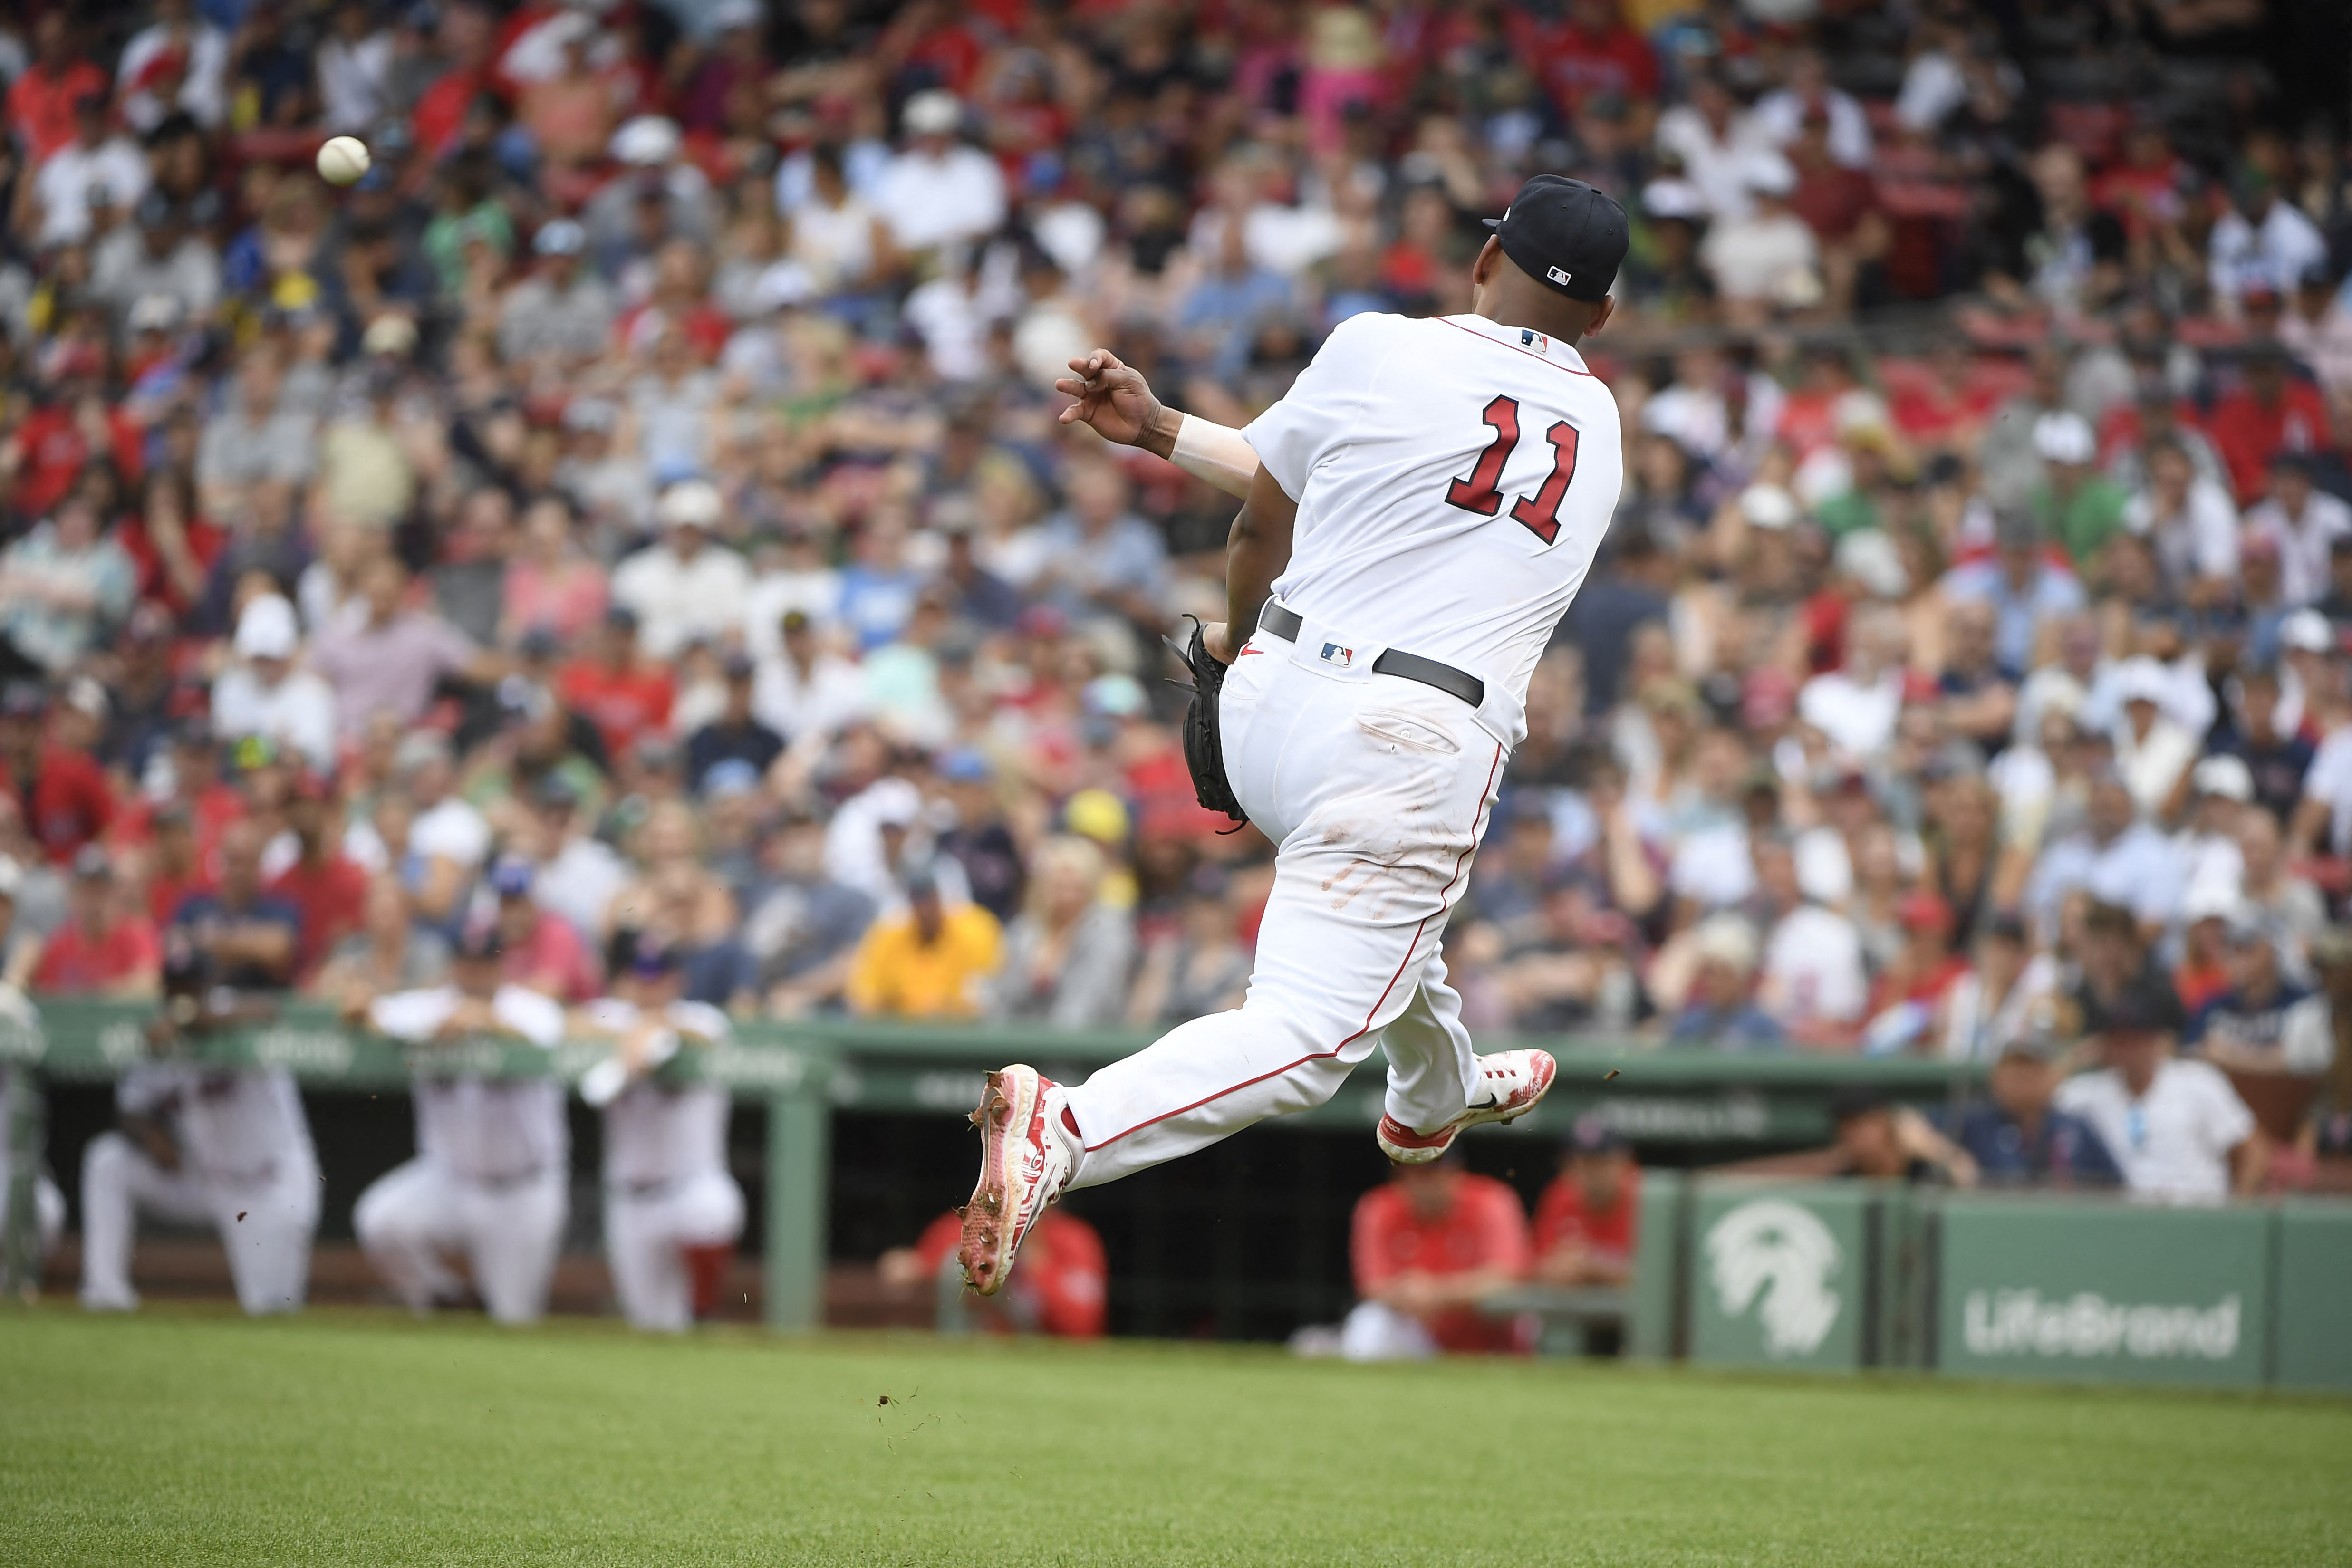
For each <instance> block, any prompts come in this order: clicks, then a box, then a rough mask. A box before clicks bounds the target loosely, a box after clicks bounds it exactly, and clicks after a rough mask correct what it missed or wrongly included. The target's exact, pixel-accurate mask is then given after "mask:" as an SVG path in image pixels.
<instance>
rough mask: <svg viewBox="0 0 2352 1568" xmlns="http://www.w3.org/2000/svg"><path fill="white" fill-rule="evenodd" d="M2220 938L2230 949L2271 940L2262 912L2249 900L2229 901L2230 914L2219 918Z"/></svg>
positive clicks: (2257, 944) (2268, 927) (2236, 899)
mask: <svg viewBox="0 0 2352 1568" xmlns="http://www.w3.org/2000/svg"><path fill="white" fill-rule="evenodd" d="M2221 937H2222V940H2224V941H2226V942H2227V943H2229V944H2230V946H2232V947H2253V946H2260V945H2261V944H2263V943H2265V942H2268V941H2269V940H2270V939H2271V930H2270V926H2269V924H2268V923H2267V922H2265V921H2264V920H2263V914H2262V911H2261V910H2260V909H2258V908H2256V907H2255V906H2254V904H2252V902H2250V901H2249V900H2246V899H2243V898H2235V899H2231V901H2230V912H2229V913H2228V914H2227V915H2223V916H2222V917H2221Z"/></svg>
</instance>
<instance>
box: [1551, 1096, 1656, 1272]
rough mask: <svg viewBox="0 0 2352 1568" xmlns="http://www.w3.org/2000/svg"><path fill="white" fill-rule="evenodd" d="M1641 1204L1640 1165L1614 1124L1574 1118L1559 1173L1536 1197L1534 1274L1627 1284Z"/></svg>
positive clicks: (1596, 1119)
mask: <svg viewBox="0 0 2352 1568" xmlns="http://www.w3.org/2000/svg"><path fill="white" fill-rule="evenodd" d="M1641 1212H1642V1167H1641V1166H1637V1165H1635V1164H1634V1163H1633V1151H1632V1150H1631V1149H1630V1148H1628V1147H1626V1145H1625V1140H1624V1139H1623V1138H1622V1137H1620V1136H1618V1134H1617V1133H1616V1131H1615V1129H1613V1128H1612V1127H1611V1126H1610V1125H1609V1124H1607V1123H1605V1122H1602V1121H1601V1120H1600V1119H1599V1118H1598V1117H1594V1116H1586V1117H1583V1118H1581V1119H1580V1120H1579V1121H1578V1123H1577V1124H1576V1129H1575V1131H1574V1132H1572V1133H1571V1134H1570V1135H1569V1140H1568V1147H1567V1149H1566V1151H1565V1152H1564V1153H1563V1154H1562V1155H1561V1156H1560V1162H1559V1175H1558V1176H1554V1177H1553V1178H1552V1182H1551V1185H1550V1186H1548V1187H1546V1188H1544V1191H1543V1197H1540V1198H1538V1199H1537V1200H1536V1237H1535V1254H1536V1267H1535V1277H1536V1278H1537V1279H1538V1280H1540V1281H1543V1282H1544V1283H1545V1284H1548V1285H1571V1286H1573V1285H1601V1286H1617V1285H1623V1284H1627V1283H1629V1282H1631V1281H1632V1280H1633V1247H1634V1243H1635V1240H1636V1239H1637V1227H1638V1226H1639V1224H1640V1219H1641Z"/></svg>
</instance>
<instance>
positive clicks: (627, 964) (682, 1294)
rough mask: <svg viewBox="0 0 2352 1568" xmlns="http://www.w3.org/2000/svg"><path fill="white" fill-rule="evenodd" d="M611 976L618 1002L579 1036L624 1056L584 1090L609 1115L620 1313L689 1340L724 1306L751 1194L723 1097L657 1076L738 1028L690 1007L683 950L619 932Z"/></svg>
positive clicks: (608, 1237)
mask: <svg viewBox="0 0 2352 1568" xmlns="http://www.w3.org/2000/svg"><path fill="white" fill-rule="evenodd" d="M607 970H608V972H609V973H610V974H611V975H612V977H613V979H612V994H611V995H609V996H605V997H601V998H597V999H596V1000H595V1001H593V1002H590V1003H588V1004H586V1005H585V1006H584V1007H583V1008H581V1009H579V1011H578V1012H577V1013H576V1014H575V1015H574V1032H575V1033H577V1034H580V1035H583V1036H602V1037H604V1038H605V1039H608V1040H613V1041H614V1043H615V1045H616V1047H617V1050H616V1051H615V1053H614V1056H613V1057H612V1058H611V1059H610V1060H609V1061H605V1062H604V1063H602V1064H600V1065H599V1066H597V1067H595V1068H593V1069H591V1070H590V1071H589V1072H588V1074H587V1076H586V1077H585V1078H583V1080H582V1081H581V1084H580V1092H581V1095H582V1097H583V1099H585V1100H586V1101H587V1102H588V1103H590V1104H591V1105H594V1106H596V1107H598V1108H599V1109H601V1110H602V1111H603V1112H604V1256H605V1259H606V1260H607V1261H608V1262H609V1263H610V1264H611V1266H612V1270H613V1290H614V1293H615V1294H616V1295H618V1296H619V1297H620V1299H621V1312H622V1315H623V1316H625V1317H626V1318H627V1319H628V1320H629V1322H630V1323H631V1324H633V1325H634V1326H635V1327H637V1328H641V1329H655V1330H659V1331H662V1332H665V1333H684V1332H685V1331H686V1330H687V1329H688V1328H689V1327H691V1326H692V1325H693V1323H694V1320H695V1319H696V1318H697V1317H698V1316H703V1315H707V1314H708V1313H709V1311H710V1310H711V1308H712V1307H713V1306H715V1305H716V1304H717V1301H718V1291H719V1279H720V1276H721V1275H722V1274H723V1273H724V1272H725V1271H726V1268H727V1260H728V1259H729V1258H730V1257H731V1256H732V1255H733V1253H734V1249H735V1242H736V1239H737V1238H739V1237H740V1236H741V1235H742V1234H743V1189H742V1188H741V1187H740V1186H737V1185H736V1183H735V1178H734V1177H733V1176H730V1175H728V1174H727V1113H728V1095H727V1091H726V1089H725V1087H724V1086H722V1085H720V1084H717V1083H694V1082H681V1083H670V1082H662V1081H661V1078H660V1076H659V1070H660V1069H661V1067H662V1065H663V1063H665V1062H667V1061H670V1060H671V1059H672V1058H673V1057H676V1056H677V1054H678V1052H679V1051H681V1050H690V1049H693V1048H696V1047H707V1046H710V1045H715V1044H719V1043H721V1042H723V1041H725V1040H728V1039H729V1038H730V1035H731V1034H732V1033H733V1028H732V1026H731V1025H730V1024H729V1022H728V1021H727V1015H726V1014H725V1013H723V1012H720V1011H719V1009H717V1008H714V1007H712V1006H710V1005H709V1003H707V1002H690V1001H688V1000H686V999H685V998H684V992H685V989H686V983H685V981H686V977H685V975H684V973H683V972H682V971H681V970H680V969H679V967H678V956H677V950H676V949H675V948H673V947H670V946H667V945H665V944H663V943H662V942H661V941H660V940H658V939H657V938H656V937H653V936H647V935H646V934H644V933H642V932H636V931H631V930H627V929H623V930H620V931H616V932H614V935H613V943H612V951H611V954H610V956H609V961H608V964H607Z"/></svg>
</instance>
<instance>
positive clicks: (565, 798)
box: [531, 773, 580, 811]
mask: <svg viewBox="0 0 2352 1568" xmlns="http://www.w3.org/2000/svg"><path fill="white" fill-rule="evenodd" d="M531 798H532V799H533V800H537V801H538V802H539V804H540V806H541V808H542V809H544V810H550V811H576V810H579V809H580V786H578V785H577V784H574V783H573V782H572V780H571V779H566V778H565V777H564V776H563V775H562V774H561V773H551V774H549V775H548V776H547V777H546V778H544V779H541V780H540V781H539V788H538V789H535V790H533V791H532V792H531Z"/></svg>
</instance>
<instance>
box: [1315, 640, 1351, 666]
mask: <svg viewBox="0 0 2352 1568" xmlns="http://www.w3.org/2000/svg"><path fill="white" fill-rule="evenodd" d="M1323 662H1324V663H1325V664H1337V665H1339V667H1340V668H1341V669H1343V670H1344V669H1347V668H1349V666H1351V665H1352V664H1355V662H1356V651H1355V650H1354V649H1353V648H1342V647H1341V646H1339V643H1324V644H1323Z"/></svg>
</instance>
